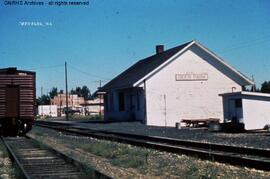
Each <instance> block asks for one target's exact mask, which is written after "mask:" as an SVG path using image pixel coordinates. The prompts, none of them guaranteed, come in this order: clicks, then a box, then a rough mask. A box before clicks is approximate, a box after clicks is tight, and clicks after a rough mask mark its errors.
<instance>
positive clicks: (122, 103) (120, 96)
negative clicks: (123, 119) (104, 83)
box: [118, 92, 125, 111]
mask: <svg viewBox="0 0 270 179" xmlns="http://www.w3.org/2000/svg"><path fill="white" fill-rule="evenodd" d="M118 104H119V111H124V110H125V95H124V93H123V92H120V93H118Z"/></svg>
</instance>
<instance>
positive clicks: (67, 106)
mask: <svg viewBox="0 0 270 179" xmlns="http://www.w3.org/2000/svg"><path fill="white" fill-rule="evenodd" d="M65 79H66V120H67V121H68V81H67V62H65Z"/></svg>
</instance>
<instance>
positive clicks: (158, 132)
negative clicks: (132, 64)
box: [74, 122, 270, 150]
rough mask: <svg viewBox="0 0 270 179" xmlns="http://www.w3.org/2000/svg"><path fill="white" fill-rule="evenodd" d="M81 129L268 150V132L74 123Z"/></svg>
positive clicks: (269, 136)
mask: <svg viewBox="0 0 270 179" xmlns="http://www.w3.org/2000/svg"><path fill="white" fill-rule="evenodd" d="M74 125H76V126H80V127H83V128H89V129H95V130H106V131H113V132H122V133H131V134H139V135H150V136H162V137H170V138H177V139H182V140H193V141H200V142H209V143H218V144H226V145H233V146H242V147H252V148H262V149H269V150H270V140H269V139H270V132H268V133H267V132H265V133H224V132H210V131H208V129H207V128H182V129H176V128H173V127H157V126H146V125H144V124H141V123H139V122H118V123H105V124H103V123H86V122H82V123H80V122H76V123H74Z"/></svg>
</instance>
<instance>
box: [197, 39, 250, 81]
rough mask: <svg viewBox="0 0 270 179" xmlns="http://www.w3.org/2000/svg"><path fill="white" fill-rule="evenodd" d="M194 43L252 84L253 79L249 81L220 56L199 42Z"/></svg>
mask: <svg viewBox="0 0 270 179" xmlns="http://www.w3.org/2000/svg"><path fill="white" fill-rule="evenodd" d="M195 43H196V45H198V46H199V47H201V48H202V49H203V50H205V51H206V52H207V53H209V54H210V55H211V56H213V57H214V58H215V59H217V60H218V61H219V62H220V63H222V64H223V65H225V66H227V67H228V68H229V69H230V70H232V71H233V72H235V73H236V74H237V75H239V76H241V77H242V78H243V79H245V80H246V81H247V82H248V83H250V84H251V85H254V82H253V81H251V80H250V79H248V78H247V77H246V76H245V75H243V74H242V73H241V72H239V71H238V70H236V69H235V68H233V67H232V66H231V65H229V64H227V63H226V62H225V61H224V60H223V59H222V58H220V57H219V56H217V55H216V54H215V53H214V52H212V51H211V50H209V49H208V48H206V47H204V46H203V45H201V44H200V43H199V42H196V41H195Z"/></svg>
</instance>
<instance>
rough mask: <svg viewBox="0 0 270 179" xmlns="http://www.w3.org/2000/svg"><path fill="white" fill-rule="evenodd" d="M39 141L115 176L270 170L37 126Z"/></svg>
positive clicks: (247, 174) (253, 174) (260, 174)
mask: <svg viewBox="0 0 270 179" xmlns="http://www.w3.org/2000/svg"><path fill="white" fill-rule="evenodd" d="M29 135H30V136H32V137H34V138H36V139H37V140H39V141H41V142H43V143H46V144H47V145H50V146H52V147H53V148H55V149H57V150H60V151H62V152H64V153H66V154H68V155H70V156H73V157H75V158H77V159H78V160H81V161H83V162H84V163H87V164H88V165H89V166H93V167H94V168H96V169H98V170H99V171H101V172H103V173H105V174H107V175H109V176H111V177H113V178H121V179H122V178H149V179H150V178H151V179H152V178H184V179H185V178H270V172H264V171H259V170H254V169H248V168H245V167H235V166H231V165H228V164H221V163H218V162H211V161H204V160H200V159H197V158H194V157H188V156H185V155H178V154H171V153H167V152H159V151H156V150H152V149H145V148H141V147H134V146H131V145H127V144H121V143H117V142H111V141H104V140H98V139H94V138H91V137H82V136H80V137H79V136H73V135H66V134H65V133H62V132H57V131H54V130H51V129H46V128H41V127H34V128H33V129H32V131H31V132H30V133H29Z"/></svg>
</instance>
